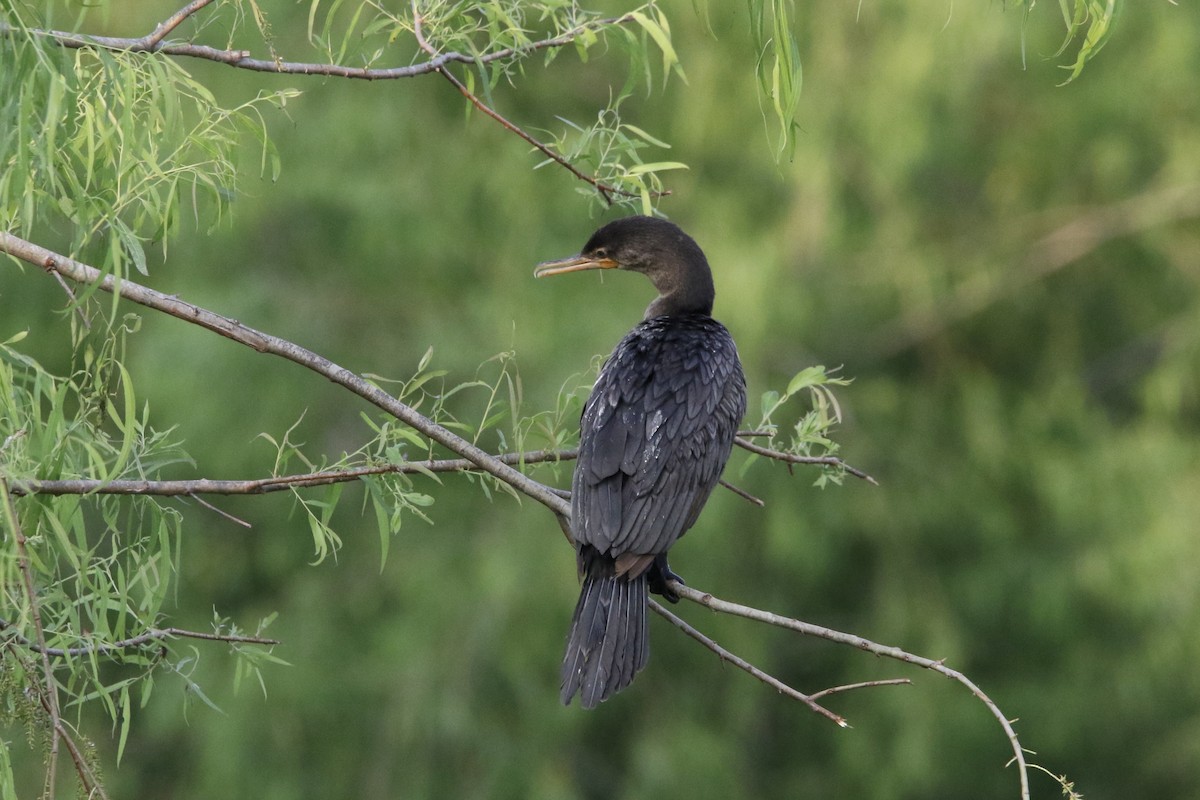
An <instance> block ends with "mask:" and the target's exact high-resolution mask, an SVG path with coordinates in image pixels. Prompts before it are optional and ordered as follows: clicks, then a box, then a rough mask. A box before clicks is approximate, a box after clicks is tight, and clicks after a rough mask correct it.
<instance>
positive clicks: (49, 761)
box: [0, 475, 108, 800]
mask: <svg viewBox="0 0 1200 800" xmlns="http://www.w3.org/2000/svg"><path fill="white" fill-rule="evenodd" d="M0 502H2V503H3V505H4V508H3V509H2V510H0V511H2V513H3V517H4V521H5V527H6V528H8V530H9V531H10V532H11V535H12V537H13V541H14V542H15V544H16V549H17V568H18V570H19V571H20V573H21V589H22V591H23V592H24V594H25V602H26V603H28V605H29V616H30V619H31V620H32V622H33V632H34V637H35V640H36V643H34V642H29V643H27V644H29V645H33V647H34V648H35V650H36V652H37V654H38V658H39V660H40V661H41V668H42V683H43V688H42V691H40V692H39V693H38V695H39V699H40V702H41V704H42V707H43V708H44V709H45V711H46V714H47V715H48V716H49V718H50V728H51V730H52V731H53V737H52V738H51V741H50V751H49V753H48V754H47V757H46V796H47V797H54V780H55V775H56V773H57V768H58V744H59V742H62V743H63V745H64V746H65V747H66V748H67V752H68V753H69V754H70V756H71V761H72V763H73V764H74V765H75V772H76V773H77V774H78V775H79V783H80V785H81V786H82V788H83V789H84V791H85V793H86V794H87V795H88V796H89V797H91V796H96V797H100V798H103V800H107V798H108V795H107V794H106V793H105V791H104V787H103V786H102V785H101V783H100V781H99V780H98V779H97V778H96V774H95V772H94V771H93V770H92V767H91V765H90V764H89V763H88V761H87V759H86V758H85V757H84V755H83V753H82V752H81V751H80V750H79V747H78V746H77V745H76V744H75V739H74V738H73V737H72V736H71V733H70V731H68V730H67V726H66V723H64V722H63V718H62V713H61V709H60V708H59V703H58V681H57V680H55V678H54V668H53V667H52V666H51V665H50V655H51V654H50V648H48V647H47V646H46V630H45V628H44V627H43V626H42V613H41V604H40V602H39V598H38V592H37V585H36V584H35V583H34V580H33V570H32V568H31V567H30V564H29V548H28V542H27V540H26V538H25V532H24V530H22V528H21V521H20V518H19V517H18V516H17V510H16V508H14V507H13V502H12V495H11V494H10V493H9V491H8V481H7V480H6V479H5V478H4V476H3V475H0Z"/></svg>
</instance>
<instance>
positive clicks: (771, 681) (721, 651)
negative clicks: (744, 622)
mask: <svg viewBox="0 0 1200 800" xmlns="http://www.w3.org/2000/svg"><path fill="white" fill-rule="evenodd" d="M650 608H651V609H653V610H654V612H655V613H656V614H658V615H659V616H660V617H662V618H664V619H665V620H667V621H668V622H670V623H671V624H672V625H674V626H675V627H677V628H679V629H680V630H681V631H683V632H684V633H686V634H687V635H688V636H690V637H692V638H693V639H695V640H696V641H697V642H699V643H700V644H702V645H704V646H705V647H707V648H708V649H709V650H712V651H713V652H714V653H716V654H717V656H719V657H720V659H721V660H722V661H728V662H729V663H730V664H733V665H734V666H735V667H737V668H738V669H741V670H745V671H746V672H749V673H750V674H751V675H753V676H754V677H756V678H758V679H759V680H760V681H762V682H763V683H765V684H766V685H767V686H770V687H771V688H772V689H775V690H776V691H777V692H779V693H780V694H786V695H787V696H788V697H790V698H792V699H793V700H799V701H800V702H801V703H804V704H805V705H806V706H808V707H809V708H811V709H812V710H813V711H815V712H817V713H818V714H820V715H821V716H822V717H825V718H826V719H829V720H833V721H834V722H836V723H837V724H838V726H839V727H842V728H849V727H850V724H849V723H847V722H846V719H845V717H842V716H840V715H838V714H835V713H833V712H832V711H830V710H829V709H827V708H825V706H823V705H821V704H820V703H818V702H817V701H816V700H815V699H813V698H812V697H810V696H809V695H806V694H804V693H803V692H799V691H797V690H795V689H793V688H792V687H791V686H788V685H787V684H786V683H784V682H783V681H781V680H779V679H778V678H776V677H775V676H773V675H770V674H768V673H766V672H764V671H763V670H761V669H759V668H758V667H756V666H754V665H753V664H751V663H750V662H749V661H747V660H746V659H744V658H742V657H741V656H738V655H734V654H733V653H731V652H729V651H728V650H726V649H725V648H724V647H722V646H721V645H719V644H717V643H716V642H715V641H713V640H712V639H710V638H709V637H708V636H705V635H704V634H703V633H701V632H700V631H698V630H696V629H695V628H693V627H692V626H691V625H689V624H688V623H687V622H684V621H683V620H682V619H680V618H679V617H677V616H676V615H675V614H674V613H672V612H671V611H668V610H667V608H666V607H665V606H663V605H662V604H661V603H659V602H658V601H657V600H651V601H650Z"/></svg>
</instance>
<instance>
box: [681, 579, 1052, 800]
mask: <svg viewBox="0 0 1200 800" xmlns="http://www.w3.org/2000/svg"><path fill="white" fill-rule="evenodd" d="M671 588H672V589H673V590H675V591H676V592H678V594H679V596H680V597H683V598H687V599H688V600H691V601H692V602H693V603H697V604H699V605H702V606H704V607H705V608H709V609H712V610H713V611H717V612H720V613H722V614H732V615H734V616H738V617H744V618H746V619H752V620H756V621H758V622H765V623H766V624H768V625H774V626H776V627H779V628H787V629H788V630H792V631H796V632H797V633H800V634H803V635H804V636H814V637H816V638H819V639H825V640H827V641H830V642H837V643H838V644H844V645H849V646H850V647H856V648H858V649H859V650H865V651H866V652H868V653H873V654H875V655H877V656H882V657H884V658H891V659H895V660H897V661H903V662H905V663H906V664H913V665H915V666H918V667H923V668H925V669H928V670H932V671H933V672H936V673H938V674H940V675H944V676H946V677H947V678H950V679H951V680H954V681H957V682H958V683H960V684H962V685H963V686H965V687H966V688H967V689H968V690H970V692H971V694H973V695H975V697H976V698H977V699H978V700H979V701H980V702H981V703H983V704H984V705H985V706H986V707H987V709H988V711H989V712H991V715H992V716H993V717H995V718H996V720H997V721H998V722H999V723H1000V726H1001V727H1002V728H1004V733H1005V735H1006V736H1007V737H1008V742H1009V744H1010V745H1011V747H1012V751H1013V759H1012V760H1013V762H1015V763H1016V765H1017V770H1018V772H1019V773H1020V780H1021V798H1022V800H1029V769H1028V766H1027V765H1026V763H1025V752H1024V750H1023V749H1022V748H1021V743H1020V741H1019V740H1018V739H1017V733H1016V731H1015V730H1013V726H1012V723H1011V722H1010V721H1009V719H1008V717H1006V716H1004V714H1003V713H1002V712H1001V711H1000V708H999V707H998V706H997V705H996V704H995V702H993V701H992V699H991V698H990V697H988V696H987V695H986V694H984V693H983V690H982V689H980V688H979V687H978V686H976V685H975V683H974V682H973V681H971V679H970V678H968V677H967V676H966V675H964V674H962V673H961V672H959V671H958V670H956V669H951V668H950V667H947V666H946V664H945V662H944V661H942V660H937V661H935V660H933V659H931V658H925V657H923V656H918V655H913V654H912V653H909V652H906V651H904V650H901V649H900V648H899V647H892V646H890V645H883V644H877V643H875V642H872V641H871V640H870V639H864V638H863V637H861V636H856V635H854V634H852V633H842V632H841V631H835V630H833V629H832V628H823V627H821V626H820V625H813V624H812V623H810V622H802V621H800V620H798V619H792V618H791V617H784V616H780V615H779V614H772V613H771V612H770V611H763V610H761V609H757V608H751V607H750V606H743V605H740V604H738V603H731V602H729V601H728V600H721V599H720V598H717V597H714V596H713V595H711V594H709V593H708V592H702V591H699V590H697V589H693V588H692V587H690V586H686V585H684V584H682V583H677V582H672V583H671Z"/></svg>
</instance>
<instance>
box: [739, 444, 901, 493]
mask: <svg viewBox="0 0 1200 800" xmlns="http://www.w3.org/2000/svg"><path fill="white" fill-rule="evenodd" d="M733 441H734V443H735V444H737V446H738V447H740V448H742V449H743V450H749V451H750V452H751V453H757V454H759V455H760V456H766V457H768V458H773V459H775V460H776V461H784V462H787V463H789V464H820V465H822V466H826V467H838V468H840V469H843V470H845V471H846V472H848V473H850V474H851V475H853V476H854V477H856V478H862V479H863V480H864V481H866V482H867V483H870V484H873V485H875V486H878V485H879V481H877V480H875V479H874V478H872V477H871V476H870V475H868V474H867V473H865V472H863V471H862V470H861V469H857V468H855V467H852V466H850V465H849V464H847V463H846V462H845V461H842V460H841V459H840V458H838V457H837V456H798V455H796V454H794V453H785V452H783V451H782V450H772V449H771V448H769V447H763V446H762V445H758V444H755V443H754V442H751V441H750V440H748V439H745V438H743V437H742V436H741V435H739V436H738V437H737V438H736V439H734V440H733Z"/></svg>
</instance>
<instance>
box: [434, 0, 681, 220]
mask: <svg viewBox="0 0 1200 800" xmlns="http://www.w3.org/2000/svg"><path fill="white" fill-rule="evenodd" d="M412 14H413V35H414V36H415V37H416V39H417V45H418V46H420V48H421V49H422V50H424V51H425V52H426V53H428V54H429V55H430V56H432V57H433V60H435V61H436V60H437V58H438V52H437V50H436V49H435V48H434V47H433V46H432V45H431V44H430V43H429V42H428V41H427V40H426V39H425V35H424V33H423V32H422V20H421V12H420V10H419V9H418V8H417V3H416V0H413V3H412ZM631 19H633V16H632V15H629V14H626V15H625V16H624V17H620V18H617V19H614V20H612V23H613V24H615V25H619V24H621V23H623V22H626V21H628V20H631ZM436 72H437V73H438V74H440V75H441V76H442V77H443V78H445V79H446V80H447V81H449V82H450V83H451V84H452V85H453V86H454V88H455V89H457V90H458V91H459V94H461V95H462V96H463V97H465V98H467V100H468V101H469V102H470V103H471V105H473V106H475V108H477V109H479V111H481V112H482V113H484V114H485V115H487V116H489V117H491V118H492V119H493V120H495V121H496V122H498V123H500V125H501V127H503V128H504V129H505V130H507V131H508V132H509V133H513V134H516V135H517V136H519V137H520V138H522V139H524V140H525V141H526V142H528V143H529V144H530V145H532V146H533V148H534V149H535V150H537V151H538V152H540V153H541V154H542V155H544V156H546V157H547V158H549V159H550V160H552V161H554V162H555V163H557V164H558V165H559V166H561V167H563V168H564V169H566V170H567V171H568V172H570V173H571V174H572V175H574V176H575V177H576V178H578V179H579V180H581V181H583V182H585V183H589V184H591V185H592V186H594V187H595V188H596V191H598V192H599V193H600V196H601V197H603V198H604V202H606V203H608V204H609V205H610V206H611V205H612V204H613V199H612V195H622V196H624V197H638V196H639V195H638V193H637V192H630V191H628V190H625V189H620V188H618V187H616V186H612V185H610V184H607V183H602V182H601V181H600V180H599V179H598V178H596V177H594V176H592V175H588V174H587V173H584V172H581V171H580V170H579V169H577V168H576V167H575V165H574V164H572V163H571V162H570V161H568V160H567V159H566V158H564V157H563V156H562V155H561V154H560V153H558V152H557V151H555V150H554V149H553V148H551V147H550V146H549V145H547V144H545V143H544V142H542V141H540V140H538V139H536V138H534V137H533V136H532V135H531V134H529V133H528V132H526V131H525V130H524V129H523V128H520V127H518V126H517V125H515V124H514V123H512V122H510V121H509V120H508V119H507V118H505V117H503V116H501V115H500V113H499V112H497V111H496V110H495V109H493V108H492V107H491V106H489V105H488V104H487V103H485V102H483V101H482V100H480V99H479V97H478V96H477V95H475V94H474V93H473V92H472V91H471V90H470V89H468V88H467V87H466V85H465V84H464V83H463V82H462V81H460V80H459V79H458V77H457V76H456V75H455V74H454V73H453V72H451V71H450V70H449V69H448V68H447V67H446V65H445V64H444V63H443V64H441V65H440V66H438V68H437V70H436ZM667 194H670V192H651V195H652V196H654V197H662V196H664V195H667Z"/></svg>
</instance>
